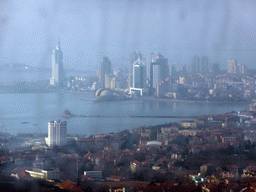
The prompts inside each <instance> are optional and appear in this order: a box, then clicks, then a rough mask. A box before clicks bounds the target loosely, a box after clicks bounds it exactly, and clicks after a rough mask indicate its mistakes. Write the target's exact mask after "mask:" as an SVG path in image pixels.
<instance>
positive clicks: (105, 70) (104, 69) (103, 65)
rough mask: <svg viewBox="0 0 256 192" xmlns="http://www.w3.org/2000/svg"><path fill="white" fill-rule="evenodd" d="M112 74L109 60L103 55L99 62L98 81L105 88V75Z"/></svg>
mask: <svg viewBox="0 0 256 192" xmlns="http://www.w3.org/2000/svg"><path fill="white" fill-rule="evenodd" d="M110 74H112V69H111V62H110V60H109V59H108V57H103V59H102V60H101V61H100V63H99V82H100V83H101V85H102V87H103V88H105V75H110Z"/></svg>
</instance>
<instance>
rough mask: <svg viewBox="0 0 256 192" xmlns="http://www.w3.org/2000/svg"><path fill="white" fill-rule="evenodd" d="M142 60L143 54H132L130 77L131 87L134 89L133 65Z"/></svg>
mask: <svg viewBox="0 0 256 192" xmlns="http://www.w3.org/2000/svg"><path fill="white" fill-rule="evenodd" d="M139 58H140V59H142V54H141V53H140V52H139V51H137V52H135V51H134V52H132V53H131V55H130V58H129V65H130V77H129V86H130V87H133V64H134V63H135V62H136V61H137V60H138V59H139Z"/></svg>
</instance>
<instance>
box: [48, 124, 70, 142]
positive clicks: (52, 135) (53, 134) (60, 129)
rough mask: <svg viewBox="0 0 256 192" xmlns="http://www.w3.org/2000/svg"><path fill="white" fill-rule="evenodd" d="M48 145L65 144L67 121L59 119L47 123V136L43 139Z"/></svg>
mask: <svg viewBox="0 0 256 192" xmlns="http://www.w3.org/2000/svg"><path fill="white" fill-rule="evenodd" d="M45 140H46V144H47V145H48V146H49V147H52V146H64V145H66V144H67V122H66V121H63V122H61V121H60V120H57V121H50V122H49V123H48V138H46V139H45Z"/></svg>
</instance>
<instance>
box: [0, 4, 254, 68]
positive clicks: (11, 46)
mask: <svg viewBox="0 0 256 192" xmlns="http://www.w3.org/2000/svg"><path fill="white" fill-rule="evenodd" d="M255 21H256V1H253V0H198V1H196V0H195V1H194V0H183V1H182V0H179V1H178V0H176V1H175V0H173V1H171V0H170V1H167V0H162V1H160V0H154V1H150V0H137V1H136V0H133V1H132V0H131V1H128V0H112V1H111V0H98V1H97V0H31V1H28V0H0V62H19V63H25V64H29V65H33V66H46V67H51V52H52V50H53V49H54V48H55V45H56V44H57V42H58V41H60V42H61V47H62V51H63V54H64V67H65V68H72V67H74V68H80V69H85V68H91V69H97V68H98V63H99V60H100V59H101V58H102V57H103V56H108V57H109V58H110V60H111V61H112V63H113V65H114V66H116V67H117V66H118V65H122V66H125V65H127V67H128V58H129V54H130V53H131V52H132V51H134V50H140V51H141V53H142V54H143V56H144V57H146V55H147V54H149V53H150V52H156V53H157V52H161V53H162V54H163V55H164V56H165V57H167V58H168V59H169V62H170V64H172V63H177V65H183V64H190V62H191V60H192V57H193V56H194V55H199V56H202V55H206V56H208V57H209V61H210V65H211V63H213V62H216V61H219V62H220V64H221V65H222V68H223V69H224V68H226V64H227V60H228V59H237V61H238V63H240V62H241V63H244V64H245V65H247V66H248V67H249V68H256V67H254V64H255V62H256V58H255V54H256V34H255V33H256V25H255ZM6 57H7V58H6Z"/></svg>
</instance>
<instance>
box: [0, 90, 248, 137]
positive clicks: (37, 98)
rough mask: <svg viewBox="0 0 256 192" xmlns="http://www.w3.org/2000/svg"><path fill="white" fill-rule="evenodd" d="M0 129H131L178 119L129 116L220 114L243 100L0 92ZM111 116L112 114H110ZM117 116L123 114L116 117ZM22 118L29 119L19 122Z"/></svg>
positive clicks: (236, 107)
mask: <svg viewBox="0 0 256 192" xmlns="http://www.w3.org/2000/svg"><path fill="white" fill-rule="evenodd" d="M0 97H1V100H0V123H1V129H0V131H5V130H6V131H7V132H8V133H11V134H17V133H19V132H22V133H47V130H48V129H47V126H48V122H49V121H52V120H56V119H61V120H66V121H67V122H68V133H79V134H87V135H90V134H99V133H110V132H117V131H122V130H125V129H128V130H131V129H133V128H135V127H137V126H150V125H158V124H164V123H169V122H172V121H180V120H183V119H168V118H131V117H130V116H135V115H141V116H143V115H148V116H154V115H155V116H156V115H158V116H161V115H162V116H164V115H165V116H168V115H169V116H197V115H207V114H222V113H225V112H230V111H233V110H241V109H244V108H246V107H247V105H246V104H235V105H234V104H225V105H223V104H216V103H182V102H167V101H154V100H129V101H112V102H110V101H109V102H94V95H92V94H86V93H1V94H0ZM66 109H69V110H70V111H71V113H73V114H75V115H90V116H109V117H108V118H106V117H88V118H85V117H72V118H68V119H66V118H63V117H61V115H62V113H63V112H64V110H66ZM113 116H114V117H113ZM117 116H123V118H119V117H117ZM21 122H28V124H22V123H21Z"/></svg>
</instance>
